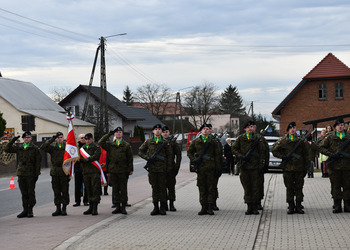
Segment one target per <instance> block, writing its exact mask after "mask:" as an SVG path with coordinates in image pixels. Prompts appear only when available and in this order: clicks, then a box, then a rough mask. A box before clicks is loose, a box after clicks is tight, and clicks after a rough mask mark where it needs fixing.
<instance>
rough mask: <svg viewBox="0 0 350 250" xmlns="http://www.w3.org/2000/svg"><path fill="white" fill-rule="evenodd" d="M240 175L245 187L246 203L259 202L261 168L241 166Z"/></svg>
mask: <svg viewBox="0 0 350 250" xmlns="http://www.w3.org/2000/svg"><path fill="white" fill-rule="evenodd" d="M239 177H240V180H241V183H242V186H243V189H244V202H245V203H257V202H259V201H260V193H259V170H258V169H244V168H243V169H242V168H241V172H240V176H239Z"/></svg>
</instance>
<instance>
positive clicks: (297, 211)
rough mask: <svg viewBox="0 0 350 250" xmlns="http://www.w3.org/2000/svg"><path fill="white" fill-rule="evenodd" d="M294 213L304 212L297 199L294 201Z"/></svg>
mask: <svg viewBox="0 0 350 250" xmlns="http://www.w3.org/2000/svg"><path fill="white" fill-rule="evenodd" d="M295 213H297V214H304V211H303V209H302V205H301V201H297V202H296V206H295Z"/></svg>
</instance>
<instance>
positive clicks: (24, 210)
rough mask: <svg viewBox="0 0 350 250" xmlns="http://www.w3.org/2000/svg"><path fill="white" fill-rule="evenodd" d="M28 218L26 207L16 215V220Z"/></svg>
mask: <svg viewBox="0 0 350 250" xmlns="http://www.w3.org/2000/svg"><path fill="white" fill-rule="evenodd" d="M27 216H28V205H24V206H23V211H22V212H21V213H20V214H19V215H17V218H24V217H27Z"/></svg>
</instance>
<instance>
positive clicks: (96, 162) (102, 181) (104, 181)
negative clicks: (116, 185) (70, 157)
mask: <svg viewBox="0 0 350 250" xmlns="http://www.w3.org/2000/svg"><path fill="white" fill-rule="evenodd" d="M80 154H81V156H82V157H83V158H84V159H86V158H89V157H90V155H89V153H88V152H86V151H85V149H84V148H80ZM91 164H92V165H94V166H95V167H97V169H98V170H99V171H100V173H101V185H102V186H107V181H106V177H105V175H104V174H103V170H102V166H101V164H100V163H99V162H98V161H93V162H91Z"/></svg>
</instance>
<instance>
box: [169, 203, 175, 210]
mask: <svg viewBox="0 0 350 250" xmlns="http://www.w3.org/2000/svg"><path fill="white" fill-rule="evenodd" d="M169 209H170V211H172V212H175V211H176V208H175V206H174V201H169Z"/></svg>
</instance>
